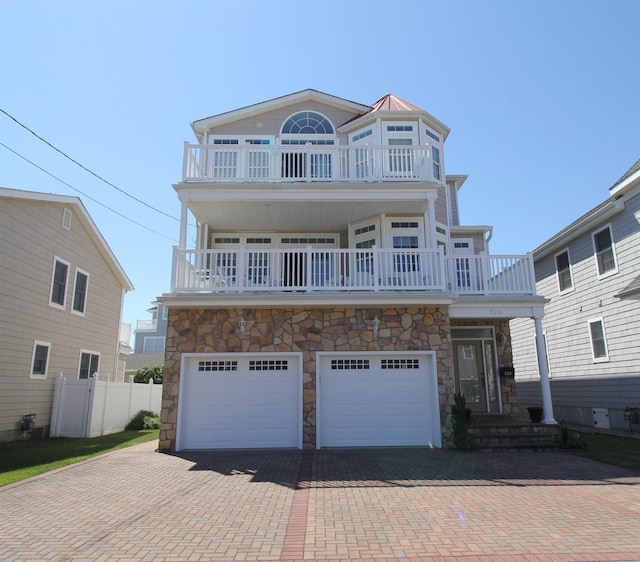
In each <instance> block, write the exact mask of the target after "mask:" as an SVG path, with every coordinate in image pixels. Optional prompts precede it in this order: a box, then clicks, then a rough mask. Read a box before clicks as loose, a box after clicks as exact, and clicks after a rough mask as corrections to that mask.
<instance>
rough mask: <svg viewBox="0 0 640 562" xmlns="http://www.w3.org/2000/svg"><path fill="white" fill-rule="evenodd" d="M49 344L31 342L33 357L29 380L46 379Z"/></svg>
mask: <svg viewBox="0 0 640 562" xmlns="http://www.w3.org/2000/svg"><path fill="white" fill-rule="evenodd" d="M50 349H51V344H50V343H49V342H44V341H35V342H33V355H32V357H31V374H30V376H31V378H32V379H46V378H47V369H48V368H49V350H50Z"/></svg>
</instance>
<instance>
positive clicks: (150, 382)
mask: <svg viewBox="0 0 640 562" xmlns="http://www.w3.org/2000/svg"><path fill="white" fill-rule="evenodd" d="M152 403H153V378H150V379H149V407H148V408H147V411H149V412H153V406H152ZM153 413H154V414H156V413H157V414H159V413H160V412H153Z"/></svg>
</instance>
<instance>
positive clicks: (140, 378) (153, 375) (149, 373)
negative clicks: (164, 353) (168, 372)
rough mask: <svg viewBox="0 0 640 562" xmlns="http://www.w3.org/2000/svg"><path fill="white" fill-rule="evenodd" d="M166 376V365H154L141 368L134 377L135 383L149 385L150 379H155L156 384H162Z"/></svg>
mask: <svg viewBox="0 0 640 562" xmlns="http://www.w3.org/2000/svg"><path fill="white" fill-rule="evenodd" d="M163 374H164V365H153V366H152V367H141V368H140V369H138V370H137V371H136V374H135V375H133V382H145V383H148V382H149V379H153V383H154V384H162V375H163Z"/></svg>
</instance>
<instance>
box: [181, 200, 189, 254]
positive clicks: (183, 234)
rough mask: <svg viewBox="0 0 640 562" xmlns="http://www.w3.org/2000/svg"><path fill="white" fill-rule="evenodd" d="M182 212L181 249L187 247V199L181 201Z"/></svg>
mask: <svg viewBox="0 0 640 562" xmlns="http://www.w3.org/2000/svg"><path fill="white" fill-rule="evenodd" d="M181 205H182V207H181V212H180V245H179V248H180V249H181V250H186V249H187V222H188V220H189V206H188V205H187V202H186V201H181Z"/></svg>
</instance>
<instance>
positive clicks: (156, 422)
mask: <svg viewBox="0 0 640 562" xmlns="http://www.w3.org/2000/svg"><path fill="white" fill-rule="evenodd" d="M125 429H134V430H137V431H139V430H141V429H160V416H158V414H154V413H153V412H150V411H149V410H140V411H139V412H138V413H137V414H136V415H135V416H133V418H131V421H130V422H129V423H128V424H127V427H125Z"/></svg>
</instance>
